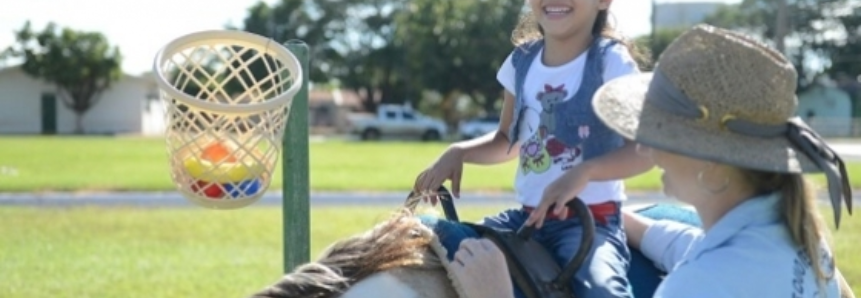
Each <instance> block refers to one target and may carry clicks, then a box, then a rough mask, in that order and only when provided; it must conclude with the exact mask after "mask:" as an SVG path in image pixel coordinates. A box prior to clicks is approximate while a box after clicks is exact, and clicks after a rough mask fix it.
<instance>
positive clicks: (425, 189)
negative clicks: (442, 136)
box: [413, 147, 463, 205]
mask: <svg viewBox="0 0 861 298" xmlns="http://www.w3.org/2000/svg"><path fill="white" fill-rule="evenodd" d="M462 174H463V151H462V150H461V149H460V148H458V147H449V149H448V150H446V151H445V152H444V153H443V154H442V155H441V156H440V157H439V158H438V159H437V160H436V162H434V163H433V164H432V165H431V166H430V167H429V168H427V169H425V170H424V171H422V172H421V173H420V174H419V176H418V177H416V182H415V185H413V191H414V192H416V193H418V194H424V193H434V192H436V191H437V189H439V187H440V186H441V185H442V184H443V182H445V181H446V180H450V181H451V193H452V195H453V196H454V197H455V198H457V197H460V178H461V175H462ZM436 199H437V198H436V197H435V196H432V197H431V198H430V200H431V204H434V205H436Z"/></svg>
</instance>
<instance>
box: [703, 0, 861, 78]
mask: <svg viewBox="0 0 861 298" xmlns="http://www.w3.org/2000/svg"><path fill="white" fill-rule="evenodd" d="M784 2H785V4H786V7H785V15H786V18H787V19H786V20H784V21H783V22H779V21H778V12H779V8H780V5H781V4H782V3H784ZM859 6H861V2H859V1H858V0H794V1H787V0H743V1H742V2H741V3H739V4H734V5H727V6H724V7H722V8H721V9H719V10H718V11H717V12H716V13H714V14H712V15H711V16H709V17H707V18H706V20H705V22H706V23H709V24H712V25H716V26H720V27H725V28H730V29H735V30H739V31H744V32H746V33H750V34H752V35H755V36H759V37H760V38H761V39H762V40H763V41H765V42H767V43H770V44H772V45H774V46H776V47H779V46H780V45H781V43H782V42H783V41H784V40H783V38H785V49H784V51H783V54H784V55H786V56H787V57H788V58H789V59H790V60H791V61H792V62H793V64H794V65H795V68H796V70H797V71H798V74H799V84H798V85H799V91H800V90H803V89H806V88H807V87H808V86H809V85H810V84H811V83H812V82H813V80H814V79H815V78H816V77H817V76H818V75H819V74H820V73H821V72H822V71H823V70H822V69H817V68H814V67H811V63H809V61H815V60H826V61H829V60H831V62H832V63H835V62H836V61H835V60H843V59H845V58H843V57H844V56H845V55H843V54H841V52H843V51H844V49H845V48H846V46H847V45H848V44H850V43H853V42H854V43H857V42H858V41H857V38H849V39H848V40H847V38H846V37H847V36H849V37H852V36H857V35H858V33H859V32H858V31H857V30H858V28H857V27H854V28H853V27H852V26H851V25H852V22H853V21H852V20H854V19H857V18H859V16H858V14H857V13H853V11H855V12H857V11H858V7H859ZM778 24H782V25H783V26H785V28H779V26H778ZM853 30H854V31H853ZM781 32H785V33H786V34H785V36H784V35H783V34H782V33H781ZM777 39H781V41H778V40H777ZM853 40H855V41H853ZM835 58H837V59H835ZM840 63H843V62H842V61H841V62H840ZM824 71H828V72H832V71H829V70H827V69H826V70H824Z"/></svg>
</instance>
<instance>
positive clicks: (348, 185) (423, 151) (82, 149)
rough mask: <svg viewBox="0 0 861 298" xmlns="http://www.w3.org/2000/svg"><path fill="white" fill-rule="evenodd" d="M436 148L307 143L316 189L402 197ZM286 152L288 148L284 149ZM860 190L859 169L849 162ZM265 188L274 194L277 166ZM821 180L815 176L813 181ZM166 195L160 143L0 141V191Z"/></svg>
mask: <svg viewBox="0 0 861 298" xmlns="http://www.w3.org/2000/svg"><path fill="white" fill-rule="evenodd" d="M445 147H446V144H443V143H415V142H411V143H408V142H383V143H361V142H337V141H334V142H322V143H311V145H310V151H311V153H310V169H311V174H310V175H311V177H310V179H311V189H312V190H315V191H363V190H364V191H406V190H408V189H410V188H411V187H412V184H413V182H414V180H415V177H416V176H417V175H418V173H419V172H421V171H422V170H423V169H425V168H426V167H427V166H428V165H429V164H430V163H431V162H433V161H434V160H435V159H436V158H437V156H439V154H440V153H442V151H443V150H444V149H445ZM286 150H290V149H289V148H286ZM515 169H516V162H509V163H505V164H501V165H495V166H473V165H467V166H466V167H465V169H464V177H463V181H462V190H463V191H510V190H511V188H512V185H513V183H512V180H513V176H514V171H515ZM848 171H849V176H850V179H851V183H852V185H853V186H854V187H855V188H856V189H858V188H861V163H849V165H848ZM276 172H277V174H276V177H275V180H274V184H273V185H272V187H271V189H280V187H281V175H280V174H281V170H280V164H279V166H278V169H277V170H276ZM815 178H816V180H817V181H820V182H822V181H824V180H823V179H822V175H816V176H815ZM627 187H628V189H629V190H631V191H643V190H657V189H659V188H660V179H659V173H658V171H657V170H653V171H651V172H649V173H646V174H644V175H641V176H638V177H635V178H632V179H629V180H628V181H627ZM105 190H113V191H127V190H142V191H171V190H174V187H173V185H172V183H171V181H170V177H169V174H168V164H167V153H166V149H165V145H164V141H163V140H162V139H160V138H131V137H120V138H112V137H6V136H4V137H2V138H0V191H15V192H20V191H105Z"/></svg>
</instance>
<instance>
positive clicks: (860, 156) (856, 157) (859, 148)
mask: <svg viewBox="0 0 861 298" xmlns="http://www.w3.org/2000/svg"><path fill="white" fill-rule="evenodd" d="M828 145H830V146H831V149H834V151H837V153H838V154H840V156H842V157H843V159H844V161H861V143H859V142H858V141H852V142H845V143H844V142H832V143H830V144H828Z"/></svg>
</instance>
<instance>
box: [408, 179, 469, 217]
mask: <svg viewBox="0 0 861 298" xmlns="http://www.w3.org/2000/svg"><path fill="white" fill-rule="evenodd" d="M436 195H437V196H439V197H440V200H439V203H440V205H442V211H443V212H444V213H445V219H447V220H449V221H453V222H460V218H458V216H457V209H455V208H454V196H452V195H451V192H449V191H448V189H447V188H445V186H443V185H440V186H439V188H438V189H437V191H436ZM422 196H423V195H416V193H415V191H411V192H410V194H409V195H408V196H407V199H406V201H404V207H406V208H408V209H409V210H410V211H413V212H415V211H416V207H417V206H418V205H419V202H421V200H422Z"/></svg>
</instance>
